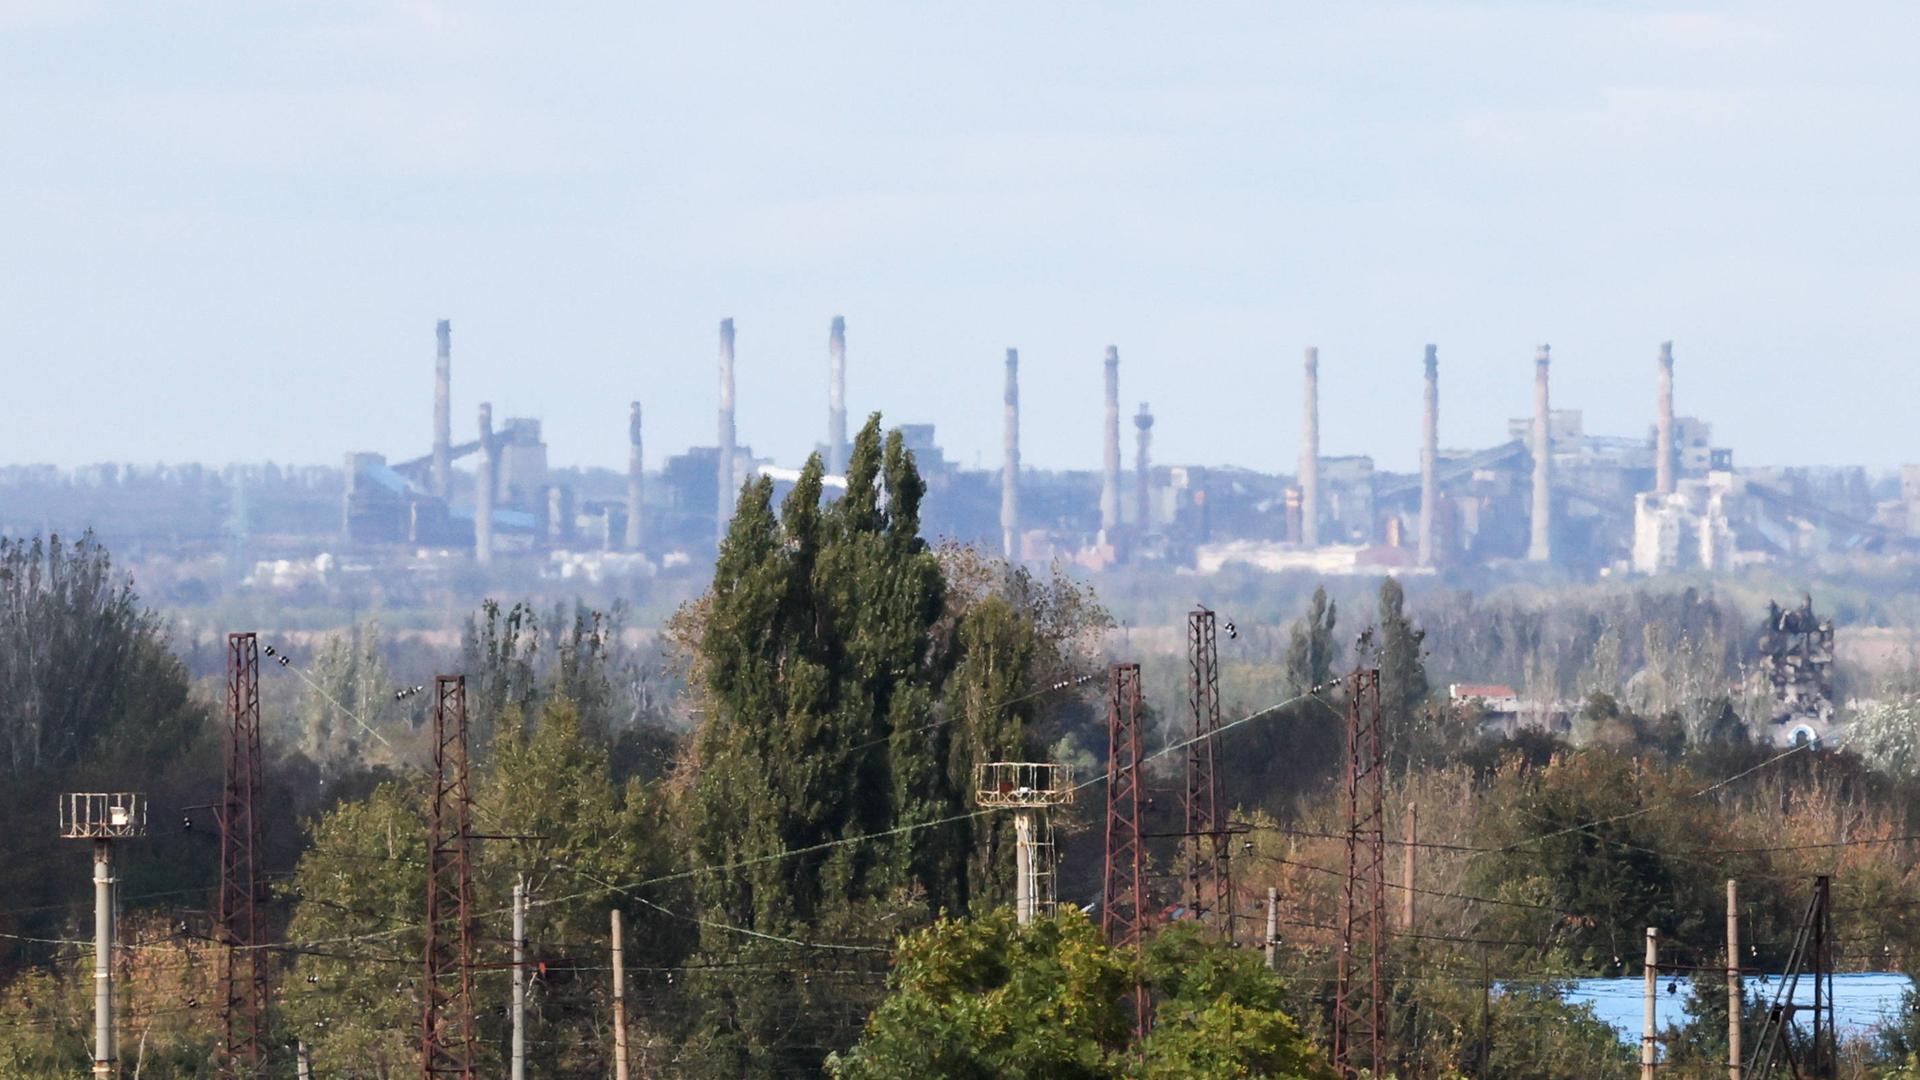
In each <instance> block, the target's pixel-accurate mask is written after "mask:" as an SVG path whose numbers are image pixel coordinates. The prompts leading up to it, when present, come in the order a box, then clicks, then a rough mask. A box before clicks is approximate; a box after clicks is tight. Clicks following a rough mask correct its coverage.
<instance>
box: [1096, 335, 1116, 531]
mask: <svg viewBox="0 0 1920 1080" xmlns="http://www.w3.org/2000/svg"><path fill="white" fill-rule="evenodd" d="M1106 383H1107V385H1106V398H1107V415H1106V424H1105V426H1104V427H1102V428H1101V438H1100V446H1101V451H1102V458H1103V464H1104V468H1103V470H1102V472H1101V482H1100V531H1101V532H1102V533H1103V534H1105V539H1106V540H1107V542H1109V543H1111V542H1112V541H1113V539H1114V536H1113V534H1114V531H1115V530H1116V528H1117V527H1118V526H1119V524H1120V350H1119V349H1117V348H1115V347H1114V346H1112V345H1109V346H1107V362H1106Z"/></svg>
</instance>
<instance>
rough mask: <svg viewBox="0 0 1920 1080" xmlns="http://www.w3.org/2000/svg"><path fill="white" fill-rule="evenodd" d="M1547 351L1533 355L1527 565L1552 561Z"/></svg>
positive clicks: (1551, 456) (1550, 429)
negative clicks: (1530, 514)
mask: <svg viewBox="0 0 1920 1080" xmlns="http://www.w3.org/2000/svg"><path fill="white" fill-rule="evenodd" d="M1547 349H1548V347H1547V346H1545V345H1542V346H1540V349H1539V351H1538V352H1536V353H1534V356H1533V534H1532V536H1531V538H1530V539H1529V540H1528V543H1527V559H1528V561H1530V562H1552V561H1553V430H1552V427H1551V424H1552V415H1551V411H1550V409H1549V407H1548V402H1547V364H1548V359H1547Z"/></svg>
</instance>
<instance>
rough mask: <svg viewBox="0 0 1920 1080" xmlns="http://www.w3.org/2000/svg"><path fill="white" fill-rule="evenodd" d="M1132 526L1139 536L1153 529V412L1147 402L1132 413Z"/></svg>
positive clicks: (1142, 403)
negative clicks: (1148, 407) (1149, 409)
mask: <svg viewBox="0 0 1920 1080" xmlns="http://www.w3.org/2000/svg"><path fill="white" fill-rule="evenodd" d="M1133 433H1134V434H1133V528H1134V532H1136V533H1137V534H1139V535H1141V536H1145V535H1147V533H1149V532H1151V531H1152V529H1153V413H1151V412H1149V411H1148V409H1147V403H1146V402H1144V401H1143V402H1141V403H1140V411H1139V412H1137V413H1134V414H1133Z"/></svg>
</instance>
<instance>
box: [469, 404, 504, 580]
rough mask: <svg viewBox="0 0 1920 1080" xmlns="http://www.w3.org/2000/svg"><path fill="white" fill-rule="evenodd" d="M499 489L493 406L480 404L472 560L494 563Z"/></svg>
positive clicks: (474, 483) (474, 482) (497, 448)
mask: <svg viewBox="0 0 1920 1080" xmlns="http://www.w3.org/2000/svg"><path fill="white" fill-rule="evenodd" d="M499 488H500V444H499V442H498V440H496V439H495V438H494V437H493V405H492V403H490V402H484V401H483V402H481V403H480V468H479V470H478V472H477V473H476V474H475V475H474V478H473V561H474V562H476V563H479V564H480V565H481V566H491V565H492V564H493V499H494V495H495V494H496V493H497V492H498V491H499Z"/></svg>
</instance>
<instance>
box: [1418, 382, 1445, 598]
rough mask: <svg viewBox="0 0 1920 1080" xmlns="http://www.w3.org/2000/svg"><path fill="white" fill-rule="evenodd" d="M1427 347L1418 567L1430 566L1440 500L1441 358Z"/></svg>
mask: <svg viewBox="0 0 1920 1080" xmlns="http://www.w3.org/2000/svg"><path fill="white" fill-rule="evenodd" d="M1438 353H1439V350H1438V349H1436V348H1435V347H1434V346H1432V345H1429V346H1427V385H1426V390H1425V391H1424V396H1423V398H1422V406H1423V407H1422V409H1421V412H1420V565H1421V566H1432V565H1433V564H1434V558H1435V551H1434V546H1433V528H1434V514H1435V512H1436V510H1437V507H1438V503H1439V499H1440V475H1439V468H1440V358H1439V355H1438Z"/></svg>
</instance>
